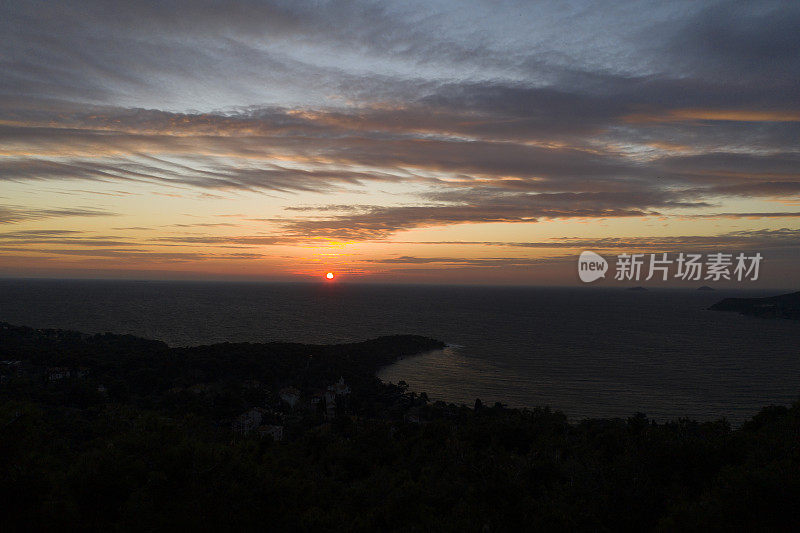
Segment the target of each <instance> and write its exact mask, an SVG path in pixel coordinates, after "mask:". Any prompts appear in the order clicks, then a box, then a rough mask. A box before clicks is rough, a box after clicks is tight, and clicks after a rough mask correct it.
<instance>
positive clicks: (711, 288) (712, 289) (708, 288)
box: [697, 285, 717, 291]
mask: <svg viewBox="0 0 800 533" xmlns="http://www.w3.org/2000/svg"><path fill="white" fill-rule="evenodd" d="M697 290H698V291H715V290H717V289H715V288H713V287H709V286H708V285H703V286H702V287H698V288H697Z"/></svg>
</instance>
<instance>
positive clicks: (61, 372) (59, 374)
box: [46, 366, 70, 381]
mask: <svg viewBox="0 0 800 533" xmlns="http://www.w3.org/2000/svg"><path fill="white" fill-rule="evenodd" d="M46 375H47V381H58V380H61V379H66V378H68V377H70V371H69V368H67V367H65V366H51V367H48V368H47V373H46Z"/></svg>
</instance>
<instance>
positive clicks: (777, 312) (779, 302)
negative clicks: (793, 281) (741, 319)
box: [709, 291, 800, 320]
mask: <svg viewBox="0 0 800 533" xmlns="http://www.w3.org/2000/svg"><path fill="white" fill-rule="evenodd" d="M709 309H711V310H712V311H734V312H737V313H740V314H742V315H748V316H755V317H759V318H788V319H790V320H800V291H798V292H793V293H789V294H781V295H779V296H768V297H766V298H725V299H724V300H722V301H719V302H717V303H715V304H714V305H712V306H711V307H710V308H709Z"/></svg>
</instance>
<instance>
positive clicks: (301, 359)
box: [0, 324, 800, 531]
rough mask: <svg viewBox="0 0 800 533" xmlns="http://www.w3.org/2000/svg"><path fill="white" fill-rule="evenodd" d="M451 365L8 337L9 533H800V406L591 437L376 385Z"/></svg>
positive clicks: (102, 339)
mask: <svg viewBox="0 0 800 533" xmlns="http://www.w3.org/2000/svg"><path fill="white" fill-rule="evenodd" d="M440 347H442V345H441V343H439V342H437V341H433V340H431V339H426V338H422V337H413V336H397V337H383V338H380V339H377V340H374V341H368V342H365V343H358V344H348V345H338V346H306V345H299V344H220V345H214V346H205V347H196V348H169V347H168V346H166V345H165V344H163V343H160V342H155V341H148V340H143V339H138V338H134V337H130V336H119V335H108V334H106V335H95V336H87V335H82V334H80V333H75V332H64V331H52V330H34V329H30V328H20V327H14V326H10V325H7V324H0V359H2V360H3V361H2V365H0V366H2V368H0V370H2V374H0V378H2V379H1V382H0V507H1V508H2V510H1V511H0V531H16V530H41V529H47V530H80V531H95V530H102V531H115V530H122V531H129V530H133V531H151V530H167V529H168V530H178V531H181V530H189V528H191V529H194V530H203V531H205V530H223V531H224V530H265V531H312V530H313V531H328V530H338V531H394V530H397V531H536V530H542V531H646V530H656V531H676V530H679V531H708V530H712V531H713V530H725V531H780V530H784V531H792V530H797V525H798V524H800V505H799V503H800V406H798V404H795V405H794V406H792V407H791V408H786V407H769V408H766V409H764V410H762V411H761V412H760V413H759V414H758V415H756V416H755V417H754V418H753V419H752V420H750V421H749V422H747V423H746V424H745V425H744V426H743V427H742V428H740V429H736V430H732V429H731V428H730V427H729V425H728V424H727V423H726V422H725V421H718V422H705V423H698V422H694V421H691V420H678V421H674V422H670V423H666V424H656V423H654V422H652V421H650V420H648V419H647V418H646V417H645V416H644V415H636V416H633V417H631V418H629V419H627V420H622V419H609V420H586V421H583V422H580V423H577V424H571V423H568V422H567V420H566V418H565V417H564V415H563V414H561V413H558V412H553V411H550V410H548V409H535V410H517V409H507V408H504V407H503V406H502V405H499V404H498V405H495V406H484V405H481V404H480V402H479V401H476V403H475V406H471V407H465V406H455V405H452V404H444V403H442V402H435V403H432V402H430V401H429V400H428V398H427V396H425V395H424V394H421V395H416V394H414V393H410V392H408V391H407V390H406V387H405V386H404V384H403V383H402V382H401V383H400V384H399V385H390V384H384V383H381V382H380V381H379V380H377V378H375V377H374V374H375V371H376V370H377V368H379V367H380V366H382V365H385V364H388V363H389V362H391V361H393V360H395V359H396V358H398V357H402V356H406V355H410V354H414V353H419V352H423V351H426V350H431V349H436V348H440Z"/></svg>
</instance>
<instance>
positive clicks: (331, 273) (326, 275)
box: [325, 272, 333, 279]
mask: <svg viewBox="0 0 800 533" xmlns="http://www.w3.org/2000/svg"><path fill="white" fill-rule="evenodd" d="M325 277H326V278H328V279H333V272H328V273H327V274H325Z"/></svg>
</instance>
